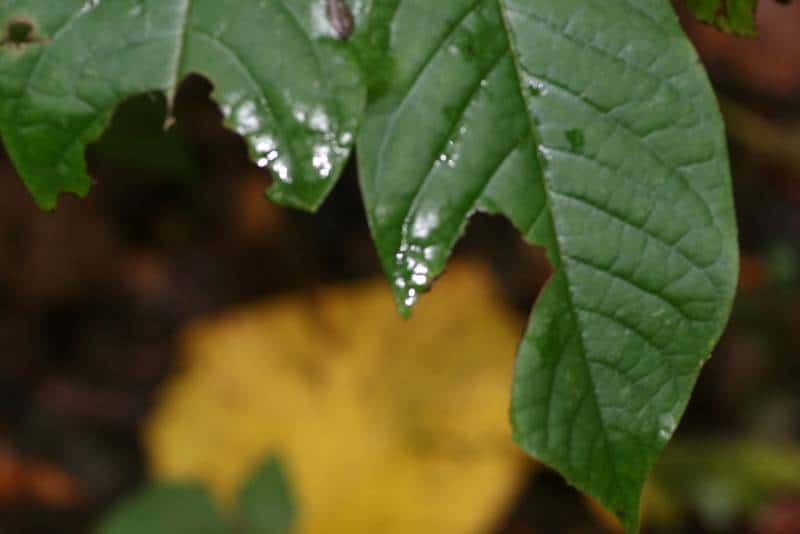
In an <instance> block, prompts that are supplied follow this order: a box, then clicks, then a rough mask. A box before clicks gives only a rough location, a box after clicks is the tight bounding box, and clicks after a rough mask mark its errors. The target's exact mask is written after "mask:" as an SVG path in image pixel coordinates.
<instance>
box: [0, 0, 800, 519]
mask: <svg viewBox="0 0 800 534" xmlns="http://www.w3.org/2000/svg"><path fill="white" fill-rule="evenodd" d="M684 22H685V24H686V27H687V30H688V31H689V34H690V36H691V37H692V39H693V41H694V42H695V44H696V46H697V47H698V49H699V50H700V53H701V55H702V57H703V60H704V61H705V63H706V65H707V67H708V68H709V70H710V73H711V77H712V79H713V82H714V85H715V87H716V89H717V90H718V94H719V97H720V102H721V107H722V109H723V113H724V115H725V116H726V119H727V122H728V129H729V138H730V149H731V156H732V165H733V171H734V179H735V191H736V201H737V207H738V221H739V227H740V236H741V246H742V269H741V271H742V276H741V282H740V288H739V295H738V298H737V302H736V307H735V310H734V313H733V318H732V320H731V323H730V325H729V327H728V329H727V332H726V333H725V335H724V337H723V339H722V341H721V343H720V345H719V347H718V349H717V350H716V352H715V355H714V358H712V360H711V361H710V363H709V364H708V366H707V367H706V368H705V370H704V371H703V374H702V376H701V379H700V382H699V384H698V386H697V389H696V391H695V393H694V396H693V399H692V402H691V404H690V406H689V409H688V410H687V413H686V416H685V419H684V421H683V423H682V424H681V426H680V429H679V431H678V433H677V435H676V438H675V440H674V443H673V445H671V446H670V448H669V451H668V452H667V454H666V455H665V458H664V461H663V462H662V464H661V465H660V466H659V467H658V469H657V471H656V475H655V478H656V479H657V481H658V484H657V488H656V489H655V490H653V494H654V495H655V496H652V495H651V497H652V498H651V499H649V502H651V508H652V510H653V511H652V512H651V513H650V514H649V515H650V516H652V517H651V518H648V520H647V521H646V525H647V527H646V529H645V530H646V531H647V532H653V533H656V532H689V533H695V532H696V533H750V532H752V533H758V534H791V533H795V532H800V459H798V458H800V452H799V451H800V388H798V383H800V358H798V357H797V354H798V349H800V4H798V3H796V2H795V3H793V4H790V5H781V4H779V3H777V2H773V1H764V2H762V6H761V9H760V13H759V24H760V31H761V37H759V38H758V39H739V38H732V37H728V36H725V35H722V34H721V33H719V32H717V31H716V30H714V29H711V28H708V27H705V26H702V25H700V24H697V23H694V22H692V21H689V20H688V19H687V18H685V17H684ZM209 91H210V86H209V84H208V83H207V82H206V81H204V80H202V79H199V78H190V79H189V80H187V81H186V82H185V83H184V84H183V85H182V87H181V90H180V93H179V95H178V99H177V105H176V110H175V115H176V117H177V122H176V124H175V126H174V127H173V128H172V129H171V130H169V131H168V132H164V131H163V128H162V126H163V123H164V107H165V106H164V99H163V97H162V96H160V95H145V96H142V97H140V98H137V99H135V100H133V101H130V102H128V103H126V104H125V105H124V106H122V107H121V108H120V109H119V111H118V113H117V114H116V116H115V119H114V122H113V125H112V126H111V128H110V129H109V130H108V131H107V133H106V134H105V136H104V137H103V139H102V140H101V141H100V142H99V143H98V144H96V145H95V146H93V147H92V148H91V150H90V151H89V154H88V161H89V163H90V169H91V175H92V176H93V178H94V180H95V181H96V183H95V185H94V187H93V189H92V192H91V194H90V195H89V197H88V198H87V199H85V200H77V199H74V198H63V199H62V200H61V202H60V204H59V208H58V210H57V211H56V212H55V213H52V214H48V213H42V212H40V211H39V210H38V209H37V208H36V207H35V205H34V203H33V201H32V200H31V198H30V196H29V195H28V194H27V193H26V191H25V190H24V188H23V186H22V184H21V182H20V180H19V179H18V177H17V176H16V174H15V172H14V170H13V168H12V166H11V164H10V163H9V162H8V159H7V158H6V157H5V155H4V154H0V533H2V534H28V533H30V534H34V533H35V534H38V533H48V532H59V533H65V534H70V533H83V532H88V531H89V528H90V526H91V525H92V524H93V523H94V521H96V519H97V517H99V515H100V514H102V513H103V512H104V511H105V510H106V509H107V508H108V507H109V505H111V504H112V503H114V502H116V501H117V500H118V499H119V498H120V497H121V496H124V495H127V494H129V493H130V492H131V491H132V490H133V489H135V488H136V487H138V485H139V484H141V483H142V481H143V480H145V479H146V477H147V469H146V465H145V464H146V461H145V455H144V451H143V448H142V445H141V441H140V439H141V438H140V432H139V431H140V427H141V424H142V422H143V421H144V420H145V418H146V417H147V415H148V413H150V410H151V409H152V408H153V405H154V403H155V401H156V393H157V391H158V388H159V385H160V384H161V383H162V382H163V381H164V379H165V378H166V377H169V376H170V375H171V374H172V373H174V372H176V369H175V368H176V365H175V361H176V351H177V348H176V347H177V345H176V340H177V335H178V332H179V331H180V329H181V327H182V326H183V325H185V324H187V322H188V321H190V320H192V319H193V318H196V317H199V316H203V315H206V314H209V313H216V312H220V311H224V310H226V309H230V308H231V307H232V306H234V305H237V304H240V303H246V302H252V301H256V300H259V299H261V298H264V297H267V296H269V295H273V294H282V293H286V292H287V291H292V290H299V291H307V290H308V289H309V288H314V287H316V286H320V285H323V284H329V283H335V282H340V281H346V280H354V279H361V278H364V277H367V276H373V275H378V274H379V265H378V262H377V258H376V255H375V252H374V250H373V246H372V243H371V239H370V236H369V234H368V230H367V224H366V220H365V216H364V212H363V208H362V206H361V201H360V195H359V192H358V186H357V177H356V174H355V169H354V166H353V165H350V166H349V167H348V169H347V170H346V172H345V174H344V176H343V177H342V180H341V183H340V184H339V185H338V186H337V187H336V189H335V191H334V192H333V194H332V196H331V197H330V199H329V200H328V201H327V202H326V203H325V205H324V207H323V208H322V209H321V210H320V212H319V213H318V214H316V215H314V216H311V215H307V214H303V213H298V212H293V211H289V210H287V209H283V208H279V207H276V206H274V205H272V204H270V203H269V202H268V201H266V200H265V199H264V197H263V194H262V192H263V190H264V189H265V187H266V186H267V184H268V183H269V177H268V175H267V174H266V173H264V172H262V171H261V170H259V169H258V168H257V167H256V166H255V165H253V164H252V163H251V162H249V161H248V159H247V155H246V150H245V146H244V143H243V141H241V140H240V139H239V138H238V137H237V136H236V135H234V134H232V133H230V132H227V131H225V130H224V129H223V128H222V127H221V124H220V120H221V119H220V113H219V111H218V110H217V108H216V106H215V105H214V104H213V103H212V102H211V101H210V100H209ZM459 254H461V255H471V256H477V255H480V256H481V257H483V258H486V259H487V261H489V262H491V264H492V266H493V271H494V273H495V274H496V281H497V284H498V287H500V288H501V290H502V294H503V296H504V298H505V299H506V300H507V302H508V304H509V305H510V306H512V307H513V308H514V309H515V310H517V312H518V314H519V316H520V318H524V317H526V316H527V313H528V312H529V308H530V305H531V302H532V300H533V298H534V297H535V295H536V293H537V291H538V290H539V288H540V286H541V284H542V283H543V282H544V280H545V279H546V277H547V275H548V267H547V263H546V261H545V260H544V258H543V257H542V255H541V253H540V251H537V250H534V249H531V248H529V247H527V246H526V245H524V244H523V243H522V242H521V240H520V239H519V238H518V236H517V235H516V234H515V232H514V230H513V229H512V228H511V226H510V225H509V224H508V223H507V222H506V221H504V220H501V219H496V218H490V217H483V216H481V217H477V218H476V219H475V220H474V221H473V223H472V224H471V226H470V229H469V233H468V235H467V237H466V238H465V240H464V241H463V242H462V244H461V245H460V246H459ZM510 509H511V511H510V512H507V513H503V514H501V515H503V516H504V517H502V518H501V520H500V521H499V524H498V526H497V528H496V530H495V532H502V533H512V534H525V533H528V534H532V533H542V534H547V533H564V532H568V533H591V532H612V531H613V528H614V527H613V524H612V523H610V522H609V521H608V519H607V518H604V517H603V516H602V514H600V513H599V512H598V510H597V509H596V508H594V507H592V506H591V505H588V504H587V502H586V501H585V500H584V499H583V498H582V497H581V496H580V495H579V494H578V493H577V492H575V491H574V490H572V489H570V488H569V487H568V486H567V485H566V484H564V482H563V481H562V480H561V479H560V477H559V476H558V475H556V474H554V473H552V472H550V471H547V470H537V471H536V472H535V474H534V475H532V476H531V479H530V480H529V482H528V483H527V484H526V486H525V489H524V491H522V492H521V493H520V494H519V495H518V496H517V498H516V501H515V502H514V503H512V505H511V506H510ZM676 525H679V526H676Z"/></svg>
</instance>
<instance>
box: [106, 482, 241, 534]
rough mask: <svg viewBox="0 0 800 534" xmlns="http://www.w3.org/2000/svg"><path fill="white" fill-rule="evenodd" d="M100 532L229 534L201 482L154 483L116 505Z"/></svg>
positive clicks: (115, 533) (113, 533) (111, 533)
mask: <svg viewBox="0 0 800 534" xmlns="http://www.w3.org/2000/svg"><path fill="white" fill-rule="evenodd" d="M97 532H98V534H143V533H147V534H229V533H230V532H231V530H230V529H229V528H228V527H227V526H226V525H225V523H224V521H223V520H222V518H221V517H220V515H219V513H218V512H217V509H216V508H215V506H214V503H213V502H212V501H211V498H210V497H209V495H208V493H207V492H206V490H205V489H203V487H202V486H198V485H194V484H179V483H162V484H157V485H153V486H151V487H149V488H147V489H145V490H143V491H142V492H140V493H139V494H138V495H136V496H135V497H133V498H130V499H128V500H127V501H125V502H124V503H123V504H121V505H119V506H117V507H116V508H115V509H113V510H112V511H111V513H110V514H109V515H108V516H107V517H106V518H105V519H104V520H103V521H102V522H101V524H100V526H99V527H98V528H97Z"/></svg>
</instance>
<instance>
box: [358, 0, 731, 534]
mask: <svg viewBox="0 0 800 534" xmlns="http://www.w3.org/2000/svg"><path fill="white" fill-rule="evenodd" d="M374 8H375V9H376V10H377V11H378V12H379V13H381V15H382V18H383V19H384V20H387V21H388V23H389V24H390V28H389V30H388V32H387V33H388V34H389V35H391V36H392V39H391V46H390V48H389V49H388V50H387V51H386V54H387V56H386V58H385V60H384V61H383V62H382V65H384V70H383V72H382V73H381V78H380V79H382V80H384V85H383V87H380V88H379V90H375V89H374V86H373V95H372V101H371V103H370V106H369V108H368V112H367V118H366V121H365V124H364V125H363V126H362V129H361V132H360V134H359V139H358V143H359V166H360V174H361V186H362V191H363V195H364V199H365V203H366V206H367V213H368V219H369V223H370V227H371V229H372V232H373V235H374V237H375V241H376V244H377V247H378V251H379V255H380V258H381V261H382V263H383V266H384V269H385V271H386V273H387V275H388V276H389V278H390V280H391V282H392V284H393V286H394V290H395V295H396V298H397V301H398V303H399V305H400V307H401V308H402V309H403V310H404V311H408V310H410V308H411V306H413V305H414V303H415V302H416V300H417V299H418V297H419V296H420V294H421V293H422V292H424V291H425V290H426V289H427V288H428V286H429V285H430V283H431V280H433V279H434V278H436V277H437V276H439V275H440V274H441V273H442V271H443V269H444V266H445V262H446V261H447V258H448V256H449V255H450V253H451V251H452V249H453V246H454V245H455V243H456V241H457V240H458V238H459V237H460V235H461V234H462V232H463V231H464V229H465V227H466V224H467V220H468V219H469V217H470V215H472V214H473V213H474V212H476V211H478V210H482V211H486V212H489V213H498V214H504V215H506V216H507V217H508V218H510V219H511V221H512V222H513V223H514V225H515V226H516V227H517V228H518V229H519V230H520V232H521V233H522V234H523V235H524V236H525V238H526V239H527V240H528V241H530V242H531V243H534V244H537V245H541V246H544V247H546V248H547V250H548V252H549V256H550V259H551V262H552V264H553V266H554V269H555V274H554V275H553V277H552V279H551V280H550V282H549V284H548V285H547V287H546V288H545V289H544V291H543V292H542V294H541V295H540V296H539V300H538V302H537V303H536V305H535V308H534V311H533V314H532V316H531V320H530V325H529V327H528V330H527V332H526V334H525V337H524V340H523V342H522V345H521V347H520V350H519V358H518V363H517V368H516V376H515V380H514V386H513V399H512V409H511V419H512V425H513V429H514V436H515V439H516V440H517V442H518V443H519V444H520V445H521V446H522V447H524V448H525V450H527V451H528V452H530V453H531V454H532V455H534V456H536V457H537V458H539V459H541V460H543V461H545V462H546V463H548V464H549V465H551V466H553V467H555V468H556V469H558V470H559V471H561V472H562V473H563V474H564V475H565V477H566V478H567V479H568V480H569V481H570V482H571V483H573V484H574V485H576V486H577V487H578V488H580V489H582V490H584V491H586V492H588V493H590V494H592V495H594V496H596V497H597V498H598V499H599V500H600V501H601V502H602V503H604V505H605V506H607V507H608V508H609V509H611V510H613V511H615V512H616V513H617V514H618V515H619V516H620V517H621V518H622V520H623V523H624V524H625V525H626V527H627V529H628V530H629V531H630V532H635V531H636V530H637V528H638V516H639V500H640V493H641V488H642V485H643V483H644V480H645V477H646V476H647V473H648V471H649V469H650V467H651V466H652V464H653V462H654V461H655V460H656V458H657V457H658V455H659V453H660V452H661V450H662V448H663V447H664V445H665V444H666V442H667V441H668V439H669V438H670V436H671V435H672V433H673V431H674V430H675V427H676V426H677V424H678V421H679V420H680V417H681V415H682V413H683V411H684V408H685V406H686V402H687V400H688V398H689V395H690V393H691V390H692V387H693V385H694V382H695V380H696V378H697V375H698V373H699V371H700V368H701V366H702V363H703V362H704V361H705V360H706V358H708V356H709V355H710V352H711V349H712V347H713V345H714V344H715V342H716V340H717V339H718V337H719V335H720V333H721V331H722V328H723V326H724V324H725V322H726V320H727V317H728V314H729V311H730V307H731V303H732V298H733V293H734V289H735V281H736V276H737V245H736V227H735V222H734V216H733V203H732V196H731V185H730V176H729V169H728V162H727V150H726V146H725V138H724V133H723V127H722V121H721V119H720V116H719V112H718V109H717V105H716V102H715V99H714V95H713V93H712V91H711V88H710V86H709V83H708V80H707V78H706V75H705V73H704V72H703V70H702V68H701V66H700V64H699V62H698V60H697V57H696V54H695V52H694V50H693V49H692V46H691V44H690V43H689V41H688V40H687V39H686V37H685V36H684V35H683V33H682V31H681V29H680V27H679V25H678V21H677V18H676V16H675V14H674V12H673V11H672V7H671V5H670V3H669V2H668V1H666V0H635V1H632V0H591V1H590V0H562V1H559V2H553V1H551V0H452V1H448V2H430V1H428V0H400V1H397V0H376V1H375V2H374ZM420 21H424V23H421V22H420ZM364 31H365V32H366V33H369V30H364ZM373 31H375V30H373ZM357 37H358V36H356V38H357ZM356 42H357V43H358V39H356ZM388 43H389V41H388V40H387V41H384V44H386V45H387V46H388ZM373 45H375V43H373ZM369 53H370V54H374V53H375V52H374V50H373V51H370V52H369Z"/></svg>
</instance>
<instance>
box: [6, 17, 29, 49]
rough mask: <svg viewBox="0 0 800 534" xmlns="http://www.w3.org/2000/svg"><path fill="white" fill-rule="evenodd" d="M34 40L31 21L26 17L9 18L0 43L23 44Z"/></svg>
mask: <svg viewBox="0 0 800 534" xmlns="http://www.w3.org/2000/svg"><path fill="white" fill-rule="evenodd" d="M36 41H37V39H36V37H35V30H34V26H33V23H32V22H31V21H29V20H26V19H14V20H11V21H10V22H9V23H8V24H7V25H6V29H5V32H3V40H2V44H10V45H12V46H23V45H25V44H29V43H33V42H36Z"/></svg>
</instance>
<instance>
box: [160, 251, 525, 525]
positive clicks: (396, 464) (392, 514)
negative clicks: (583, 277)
mask: <svg viewBox="0 0 800 534" xmlns="http://www.w3.org/2000/svg"><path fill="white" fill-rule="evenodd" d="M521 327H522V325H521V324H520V322H519V320H518V319H517V317H516V316H515V315H514V314H513V313H511V312H510V311H509V310H507V309H506V308H505V307H504V306H503V304H502V303H501V302H500V300H499V299H498V298H497V296H496V295H495V294H494V289H493V287H492V284H491V282H490V277H489V276H488V274H487V273H486V271H485V269H483V268H480V267H477V266H475V265H471V264H462V265H460V266H455V267H452V268H451V269H450V271H449V272H448V274H447V276H445V277H444V278H443V279H442V282H441V283H440V285H438V286H437V288H436V291H434V292H433V293H432V294H430V295H428V296H426V297H425V298H424V299H423V300H422V303H421V304H420V306H419V308H418V309H417V311H416V313H415V315H414V318H413V319H412V320H411V321H404V320H402V319H400V318H399V317H398V316H397V314H396V312H395V310H394V304H393V302H392V297H391V295H390V292H389V289H388V288H387V287H386V284H385V282H383V281H382V280H377V281H375V282H369V283H365V284H361V285H353V286H347V287H337V288H330V289H326V290H322V291H319V292H317V293H315V294H297V295H292V296H287V297H282V298H276V299H273V300H270V301H267V302H265V303H263V304H260V305H254V306H251V307H249V308H245V309H242V310H240V311H238V312H235V313H231V314H228V315H226V316H224V317H220V318H216V319H210V320H206V321H202V322H199V323H198V324H195V325H194V326H193V327H191V328H190V329H189V330H188V332H187V334H186V336H185V343H184V345H185V356H186V360H185V368H184V370H183V371H182V372H181V373H179V374H178V376H177V377H176V378H175V379H174V380H173V381H172V382H171V383H169V384H168V385H167V386H166V388H165V391H164V394H163V398H162V401H161V403H160V407H159V409H158V410H157V411H156V413H155V414H154V416H153V418H152V421H151V422H150V424H149V428H148V432H147V437H146V440H147V445H148V448H149V452H150V455H151V461H152V467H153V470H154V474H155V476H157V477H160V478H183V479H185V478H193V479H200V480H204V481H206V482H208V483H209V484H210V485H211V487H212V488H213V490H214V491H215V492H216V493H217V494H218V495H219V496H220V497H221V498H222V499H223V500H225V501H227V502H230V499H231V497H232V496H233V494H234V493H235V491H236V489H237V488H238V486H239V484H241V483H242V481H243V480H244V478H245V477H246V475H247V473H248V471H249V470H250V469H252V468H253V467H254V466H255V465H256V464H257V463H258V462H259V461H260V460H261V459H262V458H263V457H264V456H265V455H266V454H267V453H269V452H271V451H274V452H276V453H277V454H279V455H281V456H282V457H283V459H284V460H285V462H286V464H287V466H288V471H289V474H290V475H291V477H292V482H293V485H294V486H295V488H296V491H297V494H298V498H299V501H300V503H299V505H300V509H301V518H300V522H299V530H298V531H299V532H301V533H304V534H316V533H330V532H347V533H360V532H369V533H371V534H380V533H387V534H389V533H398V534H401V533H402V534H408V533H412V532H431V533H437V534H449V533H454V534H460V533H465V534H466V533H476V532H486V531H487V530H489V529H490V528H491V527H492V525H494V524H495V523H496V521H497V520H498V519H500V517H501V516H502V515H503V513H505V512H506V510H507V507H508V505H509V504H510V501H511V499H512V498H513V496H514V495H515V494H516V492H517V491H518V489H519V486H520V483H521V482H522V481H523V480H524V479H525V477H526V475H527V474H528V472H529V468H530V466H531V464H530V463H529V462H528V461H527V460H525V459H524V458H523V456H522V454H521V453H519V452H518V451H517V449H516V448H515V447H514V445H513V444H512V442H511V438H510V435H511V432H510V428H509V423H508V421H507V419H508V417H507V413H508V402H509V391H510V385H511V374H512V365H513V358H514V353H515V349H516V344H517V342H518V339H519V334H520V332H521Z"/></svg>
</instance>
